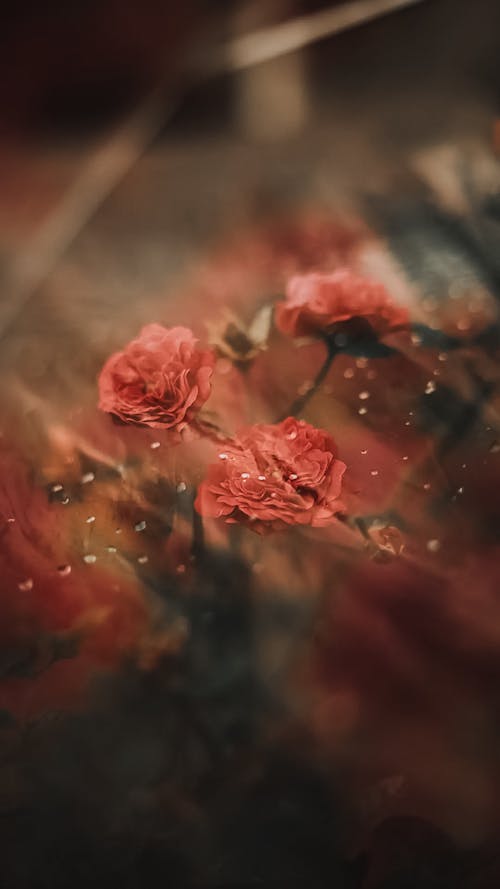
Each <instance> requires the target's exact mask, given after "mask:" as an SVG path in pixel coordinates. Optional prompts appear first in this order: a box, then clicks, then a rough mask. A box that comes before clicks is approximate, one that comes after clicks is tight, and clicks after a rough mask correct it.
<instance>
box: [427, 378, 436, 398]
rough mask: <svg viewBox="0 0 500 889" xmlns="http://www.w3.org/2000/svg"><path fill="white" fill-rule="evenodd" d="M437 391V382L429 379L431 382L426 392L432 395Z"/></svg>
mask: <svg viewBox="0 0 500 889" xmlns="http://www.w3.org/2000/svg"><path fill="white" fill-rule="evenodd" d="M435 391H436V384H435V382H434V380H429V382H428V383H427V385H426V387H425V394H426V395H432V393H433V392H435Z"/></svg>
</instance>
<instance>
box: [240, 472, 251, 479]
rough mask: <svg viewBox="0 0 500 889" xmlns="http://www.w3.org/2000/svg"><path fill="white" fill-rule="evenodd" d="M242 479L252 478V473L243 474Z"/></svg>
mask: <svg viewBox="0 0 500 889" xmlns="http://www.w3.org/2000/svg"><path fill="white" fill-rule="evenodd" d="M241 477H242V478H250V473H249V472H242V473H241Z"/></svg>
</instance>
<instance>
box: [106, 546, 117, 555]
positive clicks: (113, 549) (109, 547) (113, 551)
mask: <svg viewBox="0 0 500 889" xmlns="http://www.w3.org/2000/svg"><path fill="white" fill-rule="evenodd" d="M106 552H108V553H116V552H118V550H117V548H116V546H107V547H106Z"/></svg>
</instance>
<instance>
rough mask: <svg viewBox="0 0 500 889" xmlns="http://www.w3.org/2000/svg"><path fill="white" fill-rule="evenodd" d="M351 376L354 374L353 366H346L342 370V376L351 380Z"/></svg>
mask: <svg viewBox="0 0 500 889" xmlns="http://www.w3.org/2000/svg"><path fill="white" fill-rule="evenodd" d="M353 376H354V368H353V367H346V369H345V371H344V377H345V378H346V380H352V378H353Z"/></svg>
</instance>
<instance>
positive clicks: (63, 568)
mask: <svg viewBox="0 0 500 889" xmlns="http://www.w3.org/2000/svg"><path fill="white" fill-rule="evenodd" d="M57 573H58V574H60V575H61V577H67V576H68V574H71V565H58V566H57Z"/></svg>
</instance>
